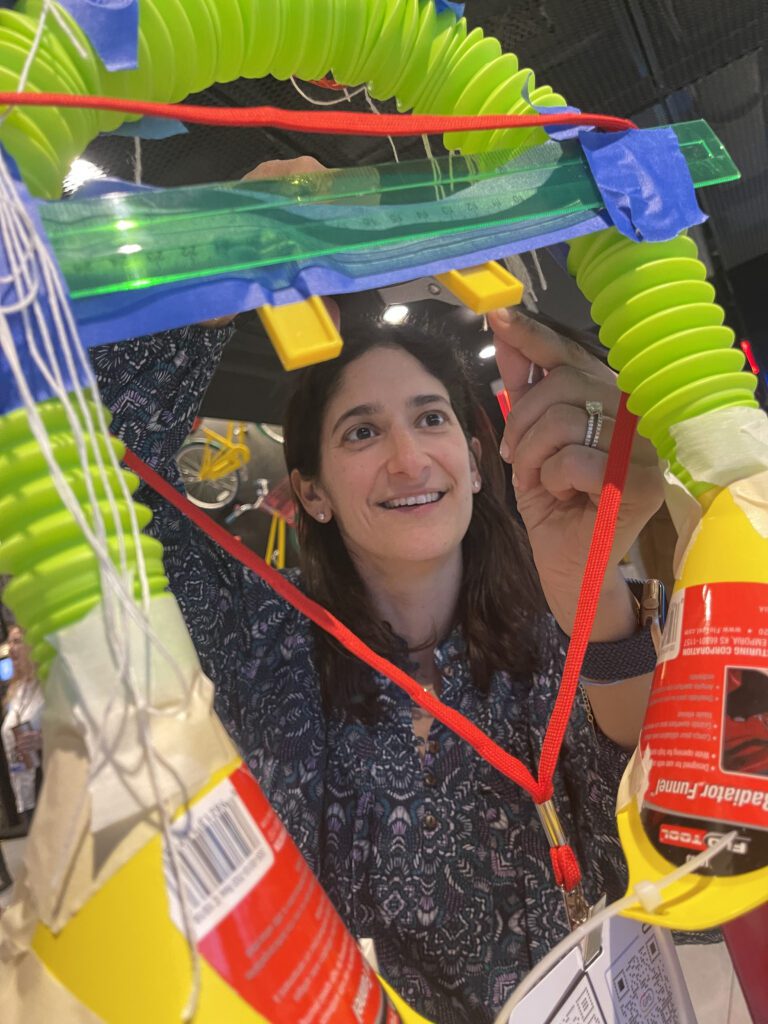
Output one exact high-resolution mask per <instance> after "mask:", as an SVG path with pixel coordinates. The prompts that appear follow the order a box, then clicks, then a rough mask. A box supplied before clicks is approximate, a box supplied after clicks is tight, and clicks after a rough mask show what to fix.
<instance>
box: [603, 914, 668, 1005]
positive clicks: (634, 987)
mask: <svg viewBox="0 0 768 1024" xmlns="http://www.w3.org/2000/svg"><path fill="white" fill-rule="evenodd" d="M611 973H612V977H613V991H614V1006H615V1009H616V1019H617V1024H678V1022H679V1021H680V1017H679V1014H678V1012H677V1009H676V1008H675V998H674V994H673V991H672V986H671V984H670V981H669V976H668V974H667V969H666V966H665V964H664V958H663V957H662V956H661V950H660V948H659V942H658V939H657V938H656V934H655V932H654V931H653V930H652V929H651V930H649V931H648V932H644V933H643V934H641V935H639V936H638V939H637V941H636V942H633V943H632V945H631V946H630V947H629V948H628V949H627V950H625V951H624V952H623V953H622V955H621V957H620V958H619V959H618V960H616V961H614V963H613V964H612V967H611Z"/></svg>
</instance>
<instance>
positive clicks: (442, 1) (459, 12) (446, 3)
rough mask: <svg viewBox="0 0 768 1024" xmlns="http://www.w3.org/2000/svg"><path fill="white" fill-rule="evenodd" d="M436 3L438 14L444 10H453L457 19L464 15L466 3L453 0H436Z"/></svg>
mask: <svg viewBox="0 0 768 1024" xmlns="http://www.w3.org/2000/svg"><path fill="white" fill-rule="evenodd" d="M434 3H435V10H436V11H437V13H438V14H442V13H443V11H453V13H454V14H455V15H456V20H457V21H458V19H459V18H462V17H463V16H464V4H458V3H452V0H434Z"/></svg>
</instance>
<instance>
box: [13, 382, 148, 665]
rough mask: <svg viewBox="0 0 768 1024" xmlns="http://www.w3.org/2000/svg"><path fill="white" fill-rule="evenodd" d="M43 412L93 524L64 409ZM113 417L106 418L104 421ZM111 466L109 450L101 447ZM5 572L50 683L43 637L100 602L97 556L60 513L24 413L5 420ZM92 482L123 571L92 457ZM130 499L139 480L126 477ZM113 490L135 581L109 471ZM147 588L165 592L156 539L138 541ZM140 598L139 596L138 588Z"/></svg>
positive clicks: (110, 473)
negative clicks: (8, 575)
mask: <svg viewBox="0 0 768 1024" xmlns="http://www.w3.org/2000/svg"><path fill="white" fill-rule="evenodd" d="M37 408H38V411H39V413H40V415H41V417H42V419H43V422H44V423H45V425H46V428H47V430H48V433H49V436H50V440H51V447H52V449H53V452H54V454H55V457H56V461H57V462H58V464H59V466H60V467H61V470H62V473H63V475H64V477H65V479H66V480H67V482H68V483H69V485H70V486H71V488H72V490H73V491H74V493H75V496H76V497H77V499H78V501H79V502H80V505H81V507H82V509H83V512H84V514H85V516H86V519H87V520H88V521H89V523H90V524H91V525H92V524H93V521H94V516H93V512H92V510H91V506H90V501H89V497H88V491H87V488H86V480H85V473H84V470H83V468H82V466H81V463H80V458H79V453H78V451H77V448H76V446H75V443H74V441H73V440H72V432H71V428H70V425H69V420H68V418H67V414H66V411H65V409H64V406H63V405H62V403H61V402H59V401H58V400H52V401H49V402H43V403H40V405H38V407H37ZM107 418H108V414H107ZM111 444H112V448H113V450H114V451H115V453H116V455H117V457H118V459H120V458H122V456H123V453H124V452H125V447H124V445H122V444H121V443H120V442H119V441H118V440H116V439H115V438H112V439H111ZM100 446H101V449H102V456H103V457H104V461H106V455H107V452H106V445H105V443H104V442H100ZM0 453H2V454H0V494H2V495H3V497H2V498H0V537H2V538H3V542H2V544H0V573H9V574H11V575H12V576H13V579H12V580H11V581H10V583H9V584H8V586H7V587H6V588H5V591H4V593H3V602H4V603H5V604H6V605H7V606H8V607H9V608H10V609H11V611H12V612H13V613H14V615H15V616H16V619H17V621H18V622H19V623H20V624H21V625H24V626H26V627H27V637H26V639H27V642H28V643H29V645H30V646H31V648H32V657H33V659H34V660H35V662H36V663H37V667H38V672H39V674H40V676H41V678H45V676H46V674H47V672H48V669H49V667H50V662H51V660H52V658H53V656H54V653H55V652H54V650H53V648H52V647H51V645H50V644H49V643H48V642H47V640H46V637H48V636H50V635H52V634H53V633H55V632H56V631H57V630H59V629H62V628H63V627H65V626H68V625H70V624H72V623H74V622H77V621H79V620H80V619H81V618H82V617H83V616H84V615H86V614H87V613H88V612H89V611H90V610H91V608H93V607H94V605H96V604H98V602H99V601H100V600H101V584H100V579H99V566H98V561H97V559H96V555H95V553H94V552H93V549H92V548H91V546H90V545H89V544H88V543H87V541H86V540H85V538H84V536H83V534H82V531H81V529H80V527H79V525H78V524H77V522H76V521H75V519H74V517H73V516H72V515H71V513H70V512H69V511H67V509H66V508H65V507H64V506H63V503H62V500H61V497H60V496H59V492H58V491H57V490H56V487H55V485H54V482H53V480H52V478H51V476H50V473H49V470H48V464H47V463H46V461H45V459H44V457H43V454H42V452H41V451H40V448H39V447H38V445H37V442H36V441H35V439H34V437H33V435H32V431H31V430H30V427H29V422H28V419H27V414H26V412H25V410H24V409H16V410H15V411H14V412H12V413H8V414H7V415H6V416H3V417H2V418H0ZM88 455H89V457H88V466H89V470H90V478H91V480H92V486H93V489H94V492H95V495H96V499H97V503H98V506H99V509H100V511H101V514H102V517H103V520H104V523H105V528H106V533H107V543H108V546H109V551H110V555H111V557H112V560H113V562H114V563H115V564H116V565H117V564H119V544H118V540H117V536H116V526H115V523H114V519H113V516H112V512H111V509H110V506H109V503H108V501H107V497H106V494H105V492H104V488H103V487H102V485H101V476H100V473H99V469H98V464H97V462H96V457H95V452H94V451H93V449H92V448H91V449H90V450H89V453H88ZM121 472H122V473H123V475H124V477H125V479H126V482H127V484H128V488H129V490H130V492H131V493H133V492H134V491H135V490H136V488H137V487H138V484H139V479H138V477H136V476H135V475H134V474H133V473H129V472H128V471H127V470H121ZM106 474H107V479H108V480H109V483H110V487H111V489H112V491H113V493H115V494H116V495H118V497H117V499H116V505H117V509H118V518H119V521H120V524H121V526H122V528H123V530H125V531H126V539H125V545H126V562H127V566H128V569H129V570H130V571H133V572H134V574H135V570H136V564H137V556H136V550H135V547H134V545H133V542H132V539H131V535H130V509H129V507H128V503H127V502H126V500H125V499H124V498H121V497H120V496H119V495H120V490H119V480H118V476H117V472H116V471H115V470H114V469H112V468H111V467H108V468H107V470H106ZM134 508H135V510H136V518H137V520H138V523H139V526H140V527H142V528H143V527H145V526H146V525H147V524H148V523H149V521H150V519H151V518H152V516H151V513H150V511H149V509H148V508H146V506H144V505H140V504H138V503H135V502H134ZM141 548H142V551H143V554H144V560H145V563H146V569H147V576H148V579H149V589H150V592H151V593H153V594H158V593H162V591H163V590H165V588H166V587H167V585H168V581H167V580H166V577H165V573H164V570H163V548H162V544H161V543H160V542H159V541H157V540H154V539H153V538H151V537H146V536H142V537H141ZM135 593H136V596H139V595H140V591H139V586H138V582H136V584H135Z"/></svg>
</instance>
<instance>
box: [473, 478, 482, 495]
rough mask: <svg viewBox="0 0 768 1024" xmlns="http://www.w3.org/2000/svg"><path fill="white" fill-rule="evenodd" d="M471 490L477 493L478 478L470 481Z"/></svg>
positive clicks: (478, 487)
mask: <svg viewBox="0 0 768 1024" xmlns="http://www.w3.org/2000/svg"><path fill="white" fill-rule="evenodd" d="M472 490H473V491H474V492H475V494H477V492H478V491H479V490H480V481H479V480H473V481H472Z"/></svg>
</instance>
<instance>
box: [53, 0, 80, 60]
mask: <svg viewBox="0 0 768 1024" xmlns="http://www.w3.org/2000/svg"><path fill="white" fill-rule="evenodd" d="M50 11H51V14H52V15H53V16H54V18H55V19H56V23H57V24H58V26H59V28H60V29H61V31H62V32H64V34H65V35H66V37H67V39H68V40H69V42H70V43H71V44H72V46H73V47H74V48H75V50H76V51H77V55H78V57H82V58H83V60H87V59H88V57H89V51H88V50H87V49H86V47H85V46H83V44H82V43H81V42H80V40H79V39H78V38H77V35H76V33H75V31H74V29H73V28H72V26H71V25H70V24H69V22H68V21H67V19H66V18H65V17H64V12H63V11H62V9H61V8H60V7H59V5H58V4H50Z"/></svg>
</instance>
